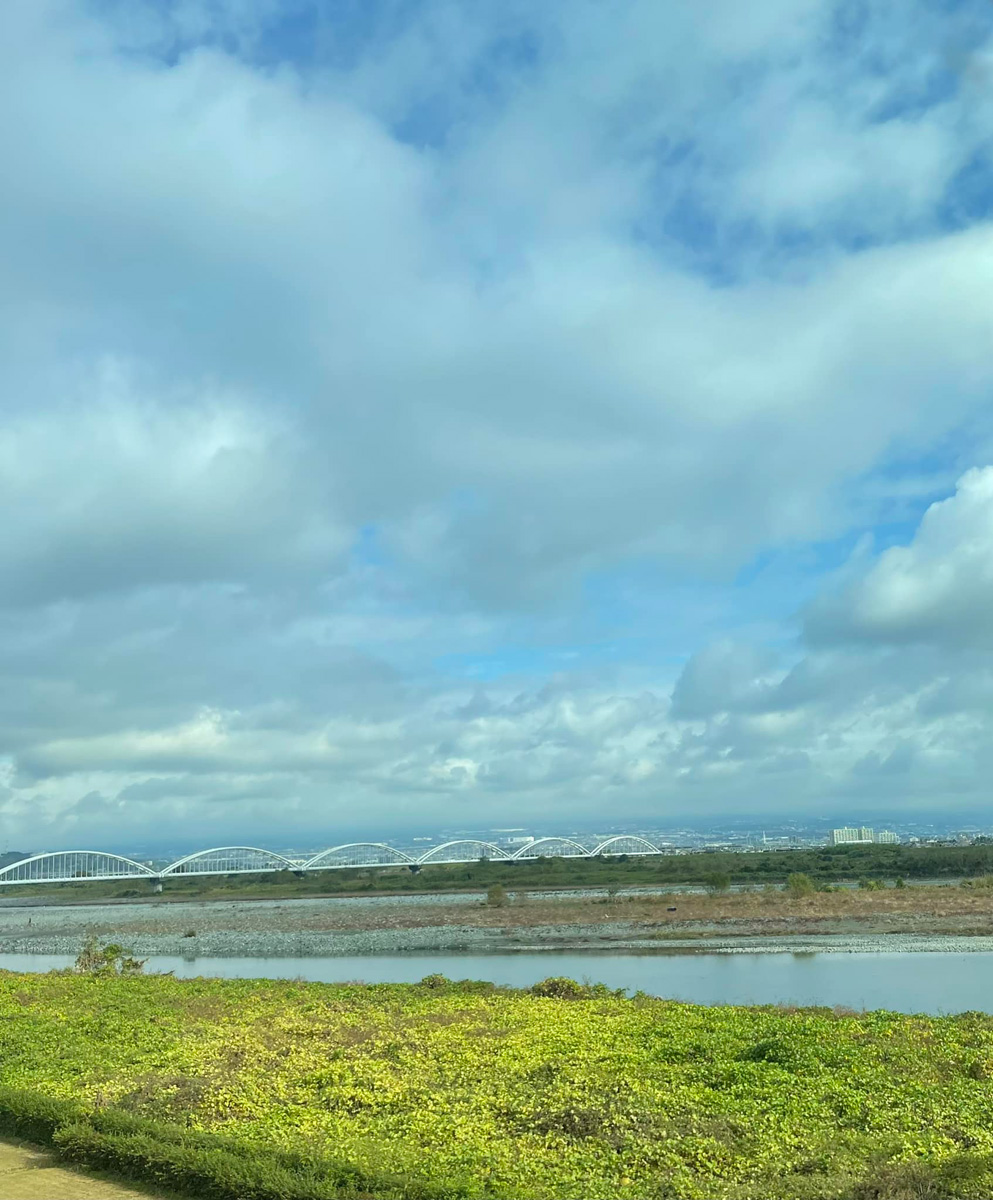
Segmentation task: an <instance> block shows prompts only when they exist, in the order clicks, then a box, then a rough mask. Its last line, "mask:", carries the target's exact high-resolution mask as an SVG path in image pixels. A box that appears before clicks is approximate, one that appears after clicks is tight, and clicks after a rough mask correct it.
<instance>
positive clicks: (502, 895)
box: [486, 883, 507, 908]
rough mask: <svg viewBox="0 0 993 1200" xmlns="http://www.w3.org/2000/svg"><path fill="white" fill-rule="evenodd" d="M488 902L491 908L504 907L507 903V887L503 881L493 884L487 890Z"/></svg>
mask: <svg viewBox="0 0 993 1200" xmlns="http://www.w3.org/2000/svg"><path fill="white" fill-rule="evenodd" d="M486 903H487V904H488V905H489V907H490V908H504V907H505V906H506V904H507V889H506V888H505V887H504V886H503V884H502V883H494V884H491V885H490V887H489V889H488V890H487V892H486Z"/></svg>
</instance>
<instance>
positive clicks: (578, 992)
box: [531, 975, 590, 1000]
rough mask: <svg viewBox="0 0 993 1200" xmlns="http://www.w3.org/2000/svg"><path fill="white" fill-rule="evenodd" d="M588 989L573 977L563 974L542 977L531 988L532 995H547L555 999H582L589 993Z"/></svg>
mask: <svg viewBox="0 0 993 1200" xmlns="http://www.w3.org/2000/svg"><path fill="white" fill-rule="evenodd" d="M589 991H590V989H589V988H588V987H586V986H584V985H583V984H581V983H577V982H576V981H575V979H568V978H566V976H564V975H555V976H552V977H550V978H548V979H542V980H541V981H540V982H539V983H536V984H534V986H533V987H532V988H531V995H532V996H549V997H551V998H553V999H555V1000H583V999H585V998H586V997H587V996H588V995H589Z"/></svg>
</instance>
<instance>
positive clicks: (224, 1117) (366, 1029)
mask: <svg viewBox="0 0 993 1200" xmlns="http://www.w3.org/2000/svg"><path fill="white" fill-rule="evenodd" d="M546 990H548V991H550V992H551V993H552V994H550V995H533V994H530V993H527V992H515V991H506V990H500V989H495V988H493V987H492V986H491V985H486V984H464V985H453V984H449V983H447V982H445V981H442V980H440V979H436V980H433V981H430V982H428V983H425V984H422V985H417V986H399V985H388V986H387V985H384V986H374V987H366V986H363V985H359V984H356V985H346V986H328V985H322V984H304V983H290V982H271V981H220V980H182V981H181V980H176V979H172V978H170V977H161V976H160V977H155V976H150V977H137V978H131V979H128V978H90V977H87V976H83V975H75V974H68V973H66V974H52V975H47V976H21V975H15V974H11V973H0V1063H2V1082H3V1084H4V1085H6V1086H7V1087H8V1088H10V1087H17V1088H22V1089H26V1090H27V1091H28V1092H29V1093H33V1094H35V1095H39V1096H42V1097H50V1098H55V1099H64V1100H70V1101H73V1102H75V1103H76V1104H78V1105H80V1106H81V1108H80V1112H81V1113H83V1114H84V1116H83V1118H81V1119H82V1120H84V1123H85V1120H86V1119H88V1118H87V1117H86V1114H91V1113H93V1112H97V1113H98V1114H99V1113H109V1114H111V1115H113V1114H125V1115H127V1116H128V1117H129V1119H130V1118H135V1119H138V1120H144V1121H146V1123H147V1122H151V1124H147V1125H146V1126H143V1127H142V1130H138V1131H137V1132H136V1131H135V1130H131V1129H130V1127H127V1128H126V1129H125V1130H124V1132H123V1133H122V1132H121V1130H117V1132H116V1133H114V1130H113V1129H112V1130H111V1133H110V1134H109V1133H107V1132H106V1129H104V1132H103V1133H100V1132H99V1131H98V1132H97V1133H94V1132H93V1131H92V1129H89V1130H88V1127H87V1128H83V1129H82V1132H80V1129H81V1128H82V1127H79V1126H76V1127H74V1128H75V1130H76V1131H75V1132H74V1133H72V1132H70V1134H69V1135H64V1136H63V1141H64V1142H65V1144H66V1145H67V1146H68V1147H69V1149H70V1150H71V1149H72V1147H73V1146H76V1147H77V1151H78V1153H77V1157H82V1159H83V1160H84V1161H86V1160H87V1158H86V1156H87V1154H89V1155H90V1159H89V1161H95V1162H102V1163H105V1164H107V1163H110V1164H116V1165H118V1166H120V1164H121V1162H124V1161H125V1159H126V1155H125V1157H123V1158H122V1155H124V1151H123V1150H120V1148H118V1151H114V1153H115V1154H117V1157H116V1158H115V1157H114V1155H113V1154H112V1153H111V1150H109V1149H107V1146H110V1143H112V1142H114V1137H116V1138H117V1142H114V1145H117V1144H118V1143H120V1144H121V1145H123V1144H124V1142H127V1139H128V1137H130V1138H131V1140H132V1142H133V1141H134V1139H135V1138H136V1137H138V1135H139V1133H140V1138H139V1141H140V1142H141V1146H142V1147H144V1149H142V1150H141V1153H140V1154H139V1153H137V1152H134V1153H132V1154H131V1158H130V1159H127V1161H128V1162H131V1163H132V1165H133V1164H135V1163H137V1164H138V1166H137V1167H136V1168H135V1169H136V1170H137V1169H139V1168H141V1164H142V1163H144V1164H145V1168H144V1169H146V1171H147V1169H149V1168H148V1163H150V1162H153V1161H154V1160H155V1153H154V1151H155V1143H156V1137H157V1136H158V1135H157V1134H156V1133H155V1130H156V1129H158V1128H159V1125H157V1124H156V1123H163V1122H164V1123H166V1124H163V1125H161V1128H162V1129H163V1130H171V1131H172V1132H171V1133H163V1134H162V1135H161V1137H160V1138H159V1140H160V1141H161V1142H162V1144H163V1145H166V1149H167V1150H168V1153H169V1154H170V1155H172V1158H171V1159H169V1161H172V1160H173V1159H174V1158H175V1156H176V1154H177V1153H179V1151H178V1150H177V1149H176V1147H177V1146H178V1145H179V1143H180V1142H181V1141H182V1136H183V1134H182V1131H183V1129H184V1128H188V1127H192V1128H193V1129H196V1130H208V1131H214V1132H217V1133H222V1134H224V1135H226V1137H227V1139H228V1142H227V1143H225V1145H227V1146H228V1150H227V1151H225V1154H227V1158H226V1159H225V1161H232V1162H233V1161H234V1159H232V1157H231V1154H232V1151H231V1147H234V1151H236V1152H237V1154H240V1155H242V1156H243V1158H242V1159H238V1162H241V1163H242V1166H241V1167H239V1168H238V1169H239V1170H243V1169H244V1170H247V1169H248V1168H247V1167H245V1166H244V1163H246V1162H248V1163H250V1162H251V1161H252V1156H253V1155H257V1156H258V1157H259V1160H260V1161H263V1160H264V1161H267V1162H268V1161H270V1160H271V1158H272V1155H273V1154H276V1153H279V1154H282V1155H283V1156H284V1157H283V1158H282V1159H280V1160H279V1161H280V1162H282V1163H284V1167H280V1170H284V1168H285V1171H290V1173H291V1174H292V1171H293V1169H294V1168H293V1163H294V1162H295V1161H296V1160H295V1159H293V1157H292V1155H293V1154H294V1153H295V1152H296V1153H299V1154H301V1155H304V1156H310V1158H308V1159H307V1164H309V1165H306V1164H305V1165H306V1171H307V1172H309V1174H308V1175H307V1178H308V1179H310V1180H311V1183H308V1184H307V1185H306V1187H305V1186H304V1184H303V1183H301V1184H300V1185H299V1188H298V1189H297V1190H296V1191H293V1190H287V1188H288V1187H289V1185H288V1184H285V1182H284V1183H283V1184H280V1185H279V1186H280V1187H281V1188H282V1189H283V1190H279V1189H276V1190H272V1187H275V1185H272V1187H271V1188H270V1190H268V1191H266V1190H264V1189H263V1190H256V1191H255V1192H253V1193H248V1192H245V1194H246V1195H247V1194H254V1195H258V1196H266V1197H276V1196H283V1195H287V1196H289V1195H291V1194H292V1195H294V1196H297V1197H309V1196H318V1195H320V1196H325V1195H346V1194H347V1195H366V1196H376V1197H379V1196H384V1197H385V1196H398V1197H399V1196H404V1195H418V1196H432V1197H437V1198H438V1200H446V1198H448V1197H453V1198H454V1197H465V1198H469V1197H480V1198H482V1197H506V1198H508V1200H509V1198H512V1197H513V1198H517V1197H520V1198H521V1200H553V1198H556V1200H573V1198H575V1197H579V1196H583V1197H589V1198H590V1200H597V1198H602V1200H606V1198H614V1197H632V1198H637V1200H642V1198H645V1200H663V1198H673V1200H675V1198H683V1200H710V1198H715V1200H716V1198H721V1200H726V1198H734V1200H744V1198H749V1200H773V1198H775V1197H781V1198H785V1197H789V1198H791V1200H794V1198H797V1200H799V1198H804V1200H813V1198H827V1197H836V1198H849V1200H872V1198H873V1197H886V1198H887V1200H915V1198H920V1197H927V1198H929V1200H940V1198H941V1197H952V1196H955V1197H959V1196H961V1197H967V1196H968V1197H974V1198H976V1200H978V1198H979V1197H989V1196H990V1195H993V1018H991V1017H988V1016H984V1015H979V1014H965V1015H963V1016H960V1017H942V1018H926V1017H909V1016H901V1015H897V1014H893V1013H884V1012H881V1013H871V1014H855V1013H848V1012H833V1011H827V1010H795V1011H789V1010H782V1009H776V1008H764V1009H744V1008H702V1007H694V1006H690V1005H685V1004H676V1003H671V1002H666V1001H662V1000H653V999H649V998H647V997H636V998H634V999H624V998H621V997H618V996H615V995H613V994H610V993H607V992H606V991H605V989H599V990H597V989H593V990H592V991H591V990H590V989H588V988H585V989H584V988H582V987H578V986H576V985H572V986H570V985H568V984H562V985H560V986H558V987H556V986H554V985H553V986H550V987H549V988H548V989H546ZM0 1108H2V1104H0ZM93 1119H96V1118H93ZM105 1125H106V1120H105ZM101 1128H103V1127H101ZM114 1129H116V1126H115V1127H114ZM129 1130H130V1132H129ZM177 1130H179V1133H177V1132H176V1131H177ZM111 1134H113V1136H111ZM125 1135H126V1136H125ZM101 1138H103V1142H102V1143H101V1142H100V1139H101ZM108 1139H109V1140H108ZM122 1139H123V1141H122ZM142 1139H143V1140H142ZM98 1143H99V1144H101V1145H103V1144H104V1143H106V1145H105V1146H104V1149H103V1151H100V1153H102V1154H103V1158H101V1157H100V1154H99V1153H97V1151H94V1149H93V1147H94V1146H95V1145H97V1144H98ZM170 1146H171V1147H172V1148H171V1149H170V1148H169V1147H170ZM79 1147H82V1149H81V1150H80V1149H79ZM87 1147H89V1149H87ZM190 1152H191V1153H192V1152H193V1151H192V1150H191V1151H190ZM197 1152H198V1153H199V1152H200V1151H197ZM163 1153H164V1152H163ZM218 1153H220V1152H218ZM94 1155H96V1157H94ZM287 1155H289V1156H290V1157H289V1158H287V1157H286V1156H287ZM246 1156H247V1157H246ZM314 1156H316V1158H317V1160H322V1159H323V1160H326V1161H327V1162H328V1163H332V1164H334V1167H333V1170H331V1168H328V1170H330V1171H331V1174H330V1175H321V1170H323V1169H324V1168H319V1166H315V1165H314V1162H313V1161H311V1160H312V1159H313V1158H314ZM167 1157H168V1155H167ZM221 1157H222V1158H223V1157H224V1155H221ZM219 1161H220V1160H219ZM301 1161H303V1160H301ZM286 1163H288V1164H289V1166H285V1164H286ZM301 1170H303V1167H301ZM315 1172H316V1174H315ZM349 1172H351V1174H349ZM167 1177H168V1176H163V1175H162V1174H161V1173H160V1175H159V1176H158V1178H159V1179H160V1180H161V1179H162V1178H167ZM318 1177H320V1179H322V1180H323V1182H322V1183H320V1184H319V1185H318V1183H314V1182H313V1180H314V1179H317V1178H318ZM280 1178H282V1176H280ZM329 1180H330V1181H331V1182H329ZM376 1180H381V1181H382V1180H386V1181H389V1182H388V1183H382V1185H381V1186H379V1185H377V1184H376V1182H375V1181H376ZM335 1181H337V1182H335ZM332 1185H333V1186H332ZM241 1186H246V1185H241ZM294 1186H296V1185H294ZM308 1187H309V1188H311V1190H309V1191H308V1190H307V1188H308ZM321 1188H323V1189H324V1190H323V1191H322V1190H320V1189H321ZM315 1189H316V1190H315ZM329 1189H330V1190H329ZM349 1189H351V1190H349ZM198 1194H203V1195H208V1194H210V1195H218V1196H220V1195H225V1196H226V1195H235V1194H237V1193H234V1192H225V1191H223V1190H221V1191H216V1190H215V1191H214V1192H210V1191H209V1190H202V1192H199V1193H198Z"/></svg>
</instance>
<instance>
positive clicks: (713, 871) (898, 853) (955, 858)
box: [0, 844, 993, 903]
mask: <svg viewBox="0 0 993 1200" xmlns="http://www.w3.org/2000/svg"><path fill="white" fill-rule="evenodd" d="M791 874H798V875H806V876H808V877H809V878H810V879H811V880H813V881H814V882H815V883H817V884H825V883H832V882H837V881H841V880H844V881H855V880H858V879H862V878H864V879H880V880H889V881H892V880H893V879H896V878H897V877H900V878H903V879H905V880H919V879H954V878H959V877H963V876H964V877H968V878H974V879H975V880H976V882H977V884H981V882H982V880H983V879H984V878H987V879H993V844H986V845H976V846H823V847H818V848H815V849H811V850H760V851H755V852H754V853H748V854H744V853H731V852H725V851H706V852H701V853H692V854H663V855H659V856H654V855H651V856H646V857H640V856H634V857H629V856H627V855H625V854H620V855H617V856H615V857H607V856H605V857H601V858H593V859H589V858H586V859H583V858H578V859H577V858H572V859H570V858H536V859H526V860H522V861H520V862H516V863H501V862H489V861H487V860H485V859H483V860H480V861H478V862H472V863H448V864H446V863H439V864H433V865H431V866H425V867H421V868H418V870H417V871H412V870H411V869H410V868H409V867H354V868H352V867H349V868H346V869H343V870H336V871H314V872H308V873H307V874H301V873H299V872H294V871H274V872H271V873H268V874H259V875H228V876H207V877H203V878H194V879H167V880H165V881H164V882H163V893H162V894H163V896H164V898H166V899H175V900H182V899H194V898H195V899H233V898H245V899H249V898H255V897H267V898H269V897H283V896H285V897H289V896H334V895H355V894H359V895H361V894H363V893H367V892H374V893H390V892H396V893H405V892H434V891H464V890H472V891H479V892H486V891H487V890H488V889H489V888H490V887H491V886H492V885H493V884H501V885H502V886H503V887H504V888H506V889H508V890H511V891H513V890H517V889H522V888H570V887H603V888H609V887H612V886H613V887H650V886H666V885H678V884H684V883H688V884H696V885H703V886H712V881H714V880H723V879H724V878H725V877H726V878H727V879H728V880H729V881H730V883H733V884H735V885H741V884H745V885H751V886H759V887H761V886H762V885H764V884H766V883H775V884H782V883H785V882H786V880H787V878H788V877H789V876H790V875H791ZM986 886H988V885H986ZM717 890H722V889H720V888H719V889H717ZM8 892H9V894H10V895H17V896H22V897H25V896H29V895H36V896H42V897H48V898H50V899H52V900H53V901H58V902H59V903H66V902H70V901H73V900H100V899H105V898H118V899H127V898H131V899H148V898H150V897H151V896H152V890H151V888H150V887H149V885H148V884H147V883H145V882H142V881H139V880H126V881H113V880H110V881H105V882H93V883H88V882H87V881H85V880H79V881H74V882H72V883H63V884H18V885H17V886H16V887H10V888H9V889H4V890H3V891H2V892H0V894H8Z"/></svg>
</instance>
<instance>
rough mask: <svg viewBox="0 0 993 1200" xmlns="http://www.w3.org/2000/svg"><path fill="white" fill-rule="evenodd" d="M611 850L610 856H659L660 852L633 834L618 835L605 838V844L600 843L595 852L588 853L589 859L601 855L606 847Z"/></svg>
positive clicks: (648, 842) (656, 847) (646, 840)
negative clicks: (609, 847)
mask: <svg viewBox="0 0 993 1200" xmlns="http://www.w3.org/2000/svg"><path fill="white" fill-rule="evenodd" d="M608 846H611V847H613V849H611V850H610V851H609V853H610V854H661V853H662V851H661V850H660V849H659V848H658V846H653V845H652V843H651V842H650V841H648V839H647V838H643V837H638V836H637V834H633V833H619V834H618V835H617V836H616V837H612V838H607V840H606V841H605V842H601V843H600V845H599V846H597V847H596V849H595V850H591V851H590V858H594V857H595V856H596V855H597V854H603V853H604V851H605V850H607V847H608Z"/></svg>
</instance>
